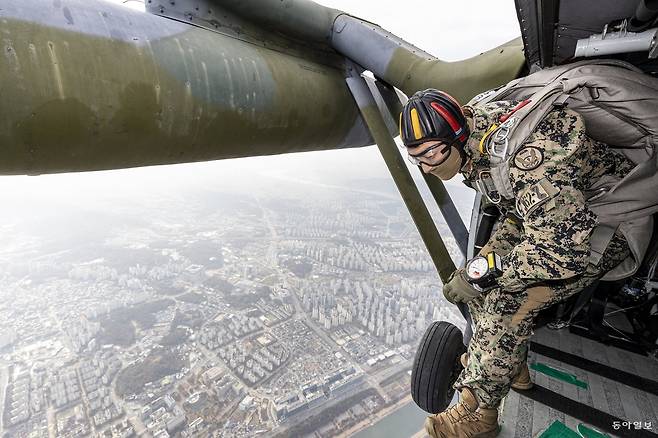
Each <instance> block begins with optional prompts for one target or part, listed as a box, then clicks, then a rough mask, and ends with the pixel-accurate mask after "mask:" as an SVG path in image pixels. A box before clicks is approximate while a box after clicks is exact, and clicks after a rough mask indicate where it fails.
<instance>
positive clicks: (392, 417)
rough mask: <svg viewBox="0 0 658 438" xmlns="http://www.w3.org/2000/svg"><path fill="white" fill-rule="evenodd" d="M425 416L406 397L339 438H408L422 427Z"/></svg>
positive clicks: (409, 397)
mask: <svg viewBox="0 0 658 438" xmlns="http://www.w3.org/2000/svg"><path fill="white" fill-rule="evenodd" d="M426 415H427V414H426V413H425V412H423V411H422V410H421V409H420V408H418V407H417V406H416V405H415V404H414V402H413V401H412V400H411V396H407V397H405V398H403V399H401V400H400V401H398V402H397V403H395V404H393V405H390V406H387V407H386V408H384V409H383V410H381V411H380V412H378V413H377V415H376V416H375V417H373V418H370V419H368V420H365V421H362V422H360V423H358V424H356V425H354V426H353V427H351V428H350V429H348V430H346V431H344V432H343V433H341V434H340V435H338V436H339V437H340V438H374V437H376V438H382V437H387V436H390V437H396V438H408V437H410V436H412V435H416V434H417V433H418V432H419V431H420V430H421V429H422V426H423V421H424V419H425V416H426Z"/></svg>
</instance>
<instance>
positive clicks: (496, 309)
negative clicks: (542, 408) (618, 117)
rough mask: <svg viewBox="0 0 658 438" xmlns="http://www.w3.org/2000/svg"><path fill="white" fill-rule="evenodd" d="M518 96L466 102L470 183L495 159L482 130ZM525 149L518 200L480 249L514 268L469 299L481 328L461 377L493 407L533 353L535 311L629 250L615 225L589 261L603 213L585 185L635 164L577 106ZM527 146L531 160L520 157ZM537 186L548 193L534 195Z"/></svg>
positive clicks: (517, 176)
mask: <svg viewBox="0 0 658 438" xmlns="http://www.w3.org/2000/svg"><path fill="white" fill-rule="evenodd" d="M514 105H515V102H493V103H490V104H487V105H485V106H484V107H483V108H469V107H466V108H465V109H466V112H467V113H468V114H470V117H469V118H470V120H469V123H471V135H470V138H469V140H468V144H467V145H466V153H467V154H468V156H469V157H470V158H471V164H470V166H469V168H468V169H466V170H465V171H464V169H463V170H462V171H463V173H464V174H465V177H466V182H467V184H468V183H469V182H473V181H475V180H476V179H477V178H478V175H479V173H480V172H481V171H483V170H485V171H486V170H487V169H488V168H489V162H488V160H487V158H486V156H485V155H483V154H481V153H480V152H479V143H480V139H481V138H482V136H483V135H484V132H485V131H486V130H487V129H488V128H489V127H490V126H491V125H492V124H493V122H495V121H497V120H498V118H499V117H500V116H501V115H503V114H506V113H508V112H509V111H510V110H511V109H512V108H513V106H514ZM524 149H526V151H525V152H522V151H523V150H524ZM518 154H521V155H520V157H519V159H518V160H517V157H516V155H515V156H513V157H512V158H511V163H513V164H511V165H510V182H511V183H512V187H513V190H514V194H515V198H516V199H515V200H514V201H515V202H511V201H506V200H503V201H502V202H501V203H500V204H499V208H500V210H501V213H502V214H501V218H502V220H501V221H500V222H499V224H498V226H497V229H496V232H495V233H494V235H493V236H492V237H491V239H490V240H489V242H488V243H487V244H486V245H485V248H483V249H482V251H481V253H483V254H484V253H487V252H490V251H495V252H497V253H498V254H500V255H502V256H504V257H503V259H504V260H505V266H506V269H505V271H504V273H503V275H502V276H501V277H500V278H499V287H497V288H495V289H492V290H490V291H488V292H486V293H483V294H482V295H480V296H478V297H477V298H475V299H474V300H472V301H470V302H469V308H470V311H471V316H472V318H473V329H474V332H473V337H472V339H471V342H470V344H469V346H468V354H469V360H468V366H467V368H466V369H465V370H464V371H463V372H462V374H461V375H460V377H459V379H458V381H457V383H456V385H455V387H456V388H461V387H469V388H471V389H473V390H474V391H475V393H476V395H477V397H478V399H479V401H480V403H481V405H482V406H485V407H489V408H494V407H497V406H498V405H499V404H500V401H501V399H502V398H503V397H504V396H505V395H506V394H507V392H508V391H509V388H510V385H511V380H512V379H513V377H514V375H515V373H516V370H517V369H518V368H519V365H521V364H522V363H523V362H524V361H525V358H526V353H527V341H528V339H529V337H530V335H531V334H532V324H533V320H534V318H535V316H536V315H537V313H538V312H539V311H540V310H542V309H544V308H546V307H548V306H550V305H552V304H555V303H557V302H559V301H561V300H563V299H565V298H567V297H569V296H571V295H573V294H575V293H576V292H579V291H581V290H582V289H584V288H585V287H586V286H588V285H590V284H591V283H592V282H594V281H595V280H596V279H598V278H600V277H601V276H602V275H603V274H605V273H606V272H607V271H609V270H610V269H612V268H613V267H614V266H616V265H617V264H618V263H620V262H621V261H622V260H624V259H625V258H626V257H627V256H628V254H629V249H628V245H627V244H626V240H625V239H624V238H623V236H621V234H615V236H614V238H613V240H612V241H611V243H610V244H609V245H608V248H607V249H606V251H605V254H604V256H603V258H602V260H601V261H600V262H599V264H598V265H597V266H595V265H593V264H590V263H589V262H588V259H589V255H590V247H589V235H590V233H591V232H592V230H593V229H594V227H595V226H596V225H597V219H596V216H595V215H594V213H592V212H591V211H590V210H589V208H587V206H586V204H585V196H586V194H587V189H588V188H589V187H591V186H592V184H593V183H594V182H595V181H596V180H597V179H598V178H600V177H601V176H602V175H618V176H623V175H625V174H627V173H628V172H629V171H630V170H631V169H632V168H633V164H632V163H631V162H630V161H628V160H627V159H626V158H624V157H623V156H621V155H620V154H618V153H616V152H614V151H612V150H611V149H609V148H608V147H607V146H606V145H605V144H603V143H600V142H596V141H594V140H592V139H590V138H589V137H587V136H586V135H585V126H584V124H583V120H582V118H581V117H580V116H579V115H578V114H577V113H575V112H573V111H571V110H569V109H565V108H556V109H554V110H553V111H551V112H550V113H549V114H548V115H547V116H546V118H545V119H544V120H543V121H542V122H541V123H540V124H539V125H538V126H537V128H536V129H535V131H534V132H533V133H532V134H531V136H530V137H529V138H528V140H527V141H526V142H525V143H524V144H523V145H522V146H521V147H520V148H519V149H518ZM528 155H530V160H529V161H526V162H524V161H522V160H523V159H524V157H527V156H528ZM524 169H525V170H524ZM538 191H539V192H540V193H542V194H543V195H544V196H539V197H537V196H534V197H533V195H532V194H533V193H535V194H536V193H538Z"/></svg>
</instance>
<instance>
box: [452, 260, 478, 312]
mask: <svg viewBox="0 0 658 438" xmlns="http://www.w3.org/2000/svg"><path fill="white" fill-rule="evenodd" d="M480 293H481V291H480V290H477V289H475V287H473V285H472V284H470V283H469V282H468V281H466V278H465V277H464V269H457V270H456V271H455V272H453V273H452V275H451V276H450V279H449V280H448V282H447V283H446V284H444V285H443V296H445V297H446V300H448V301H450V302H451V303H452V304H456V303H468V302H469V301H471V300H472V299H473V298H475V297H477V296H478V295H480Z"/></svg>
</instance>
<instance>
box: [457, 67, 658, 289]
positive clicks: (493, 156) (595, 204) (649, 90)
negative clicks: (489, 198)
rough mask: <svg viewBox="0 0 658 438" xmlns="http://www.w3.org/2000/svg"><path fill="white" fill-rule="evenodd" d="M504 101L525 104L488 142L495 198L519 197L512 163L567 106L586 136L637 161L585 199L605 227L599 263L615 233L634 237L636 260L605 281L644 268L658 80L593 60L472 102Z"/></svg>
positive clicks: (655, 182) (657, 161)
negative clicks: (553, 113) (553, 115)
mask: <svg viewBox="0 0 658 438" xmlns="http://www.w3.org/2000/svg"><path fill="white" fill-rule="evenodd" d="M499 100H513V101H521V102H524V101H525V104H524V105H523V106H520V107H519V109H518V110H517V111H515V112H514V113H513V114H512V115H511V116H510V117H509V118H507V119H506V120H505V121H504V122H503V123H501V124H500V125H499V126H498V127H497V128H496V130H495V131H494V132H493V133H492V134H491V135H490V136H489V137H488V139H487V142H486V150H487V152H488V154H489V160H490V162H491V181H490V184H489V185H492V186H493V187H494V188H495V191H496V192H497V193H496V194H497V196H499V197H502V198H506V199H513V198H514V194H513V191H512V185H511V183H510V180H509V166H510V163H509V161H510V159H511V157H513V156H514V154H515V152H516V151H517V150H518V149H519V148H520V147H521V145H523V143H524V142H525V141H526V140H527V139H528V137H529V136H530V134H531V133H532V132H533V131H534V130H535V128H536V127H537V125H538V124H539V123H540V122H541V121H542V120H543V118H544V117H545V116H546V115H547V114H548V113H549V112H550V111H551V110H552V109H554V108H555V107H561V106H567V107H568V108H570V109H572V110H574V111H576V112H578V113H579V114H580V115H581V116H582V117H583V119H584V122H585V128H586V130H587V134H588V135H589V136H590V137H591V138H593V139H594V140H597V141H600V142H603V143H606V144H608V145H609V146H610V147H611V148H613V149H614V150H615V151H617V152H619V153H621V154H623V155H625V156H626V157H627V158H629V159H630V160H631V161H633V162H634V163H635V165H636V166H635V168H634V169H633V170H632V171H631V172H630V173H629V174H628V175H626V176H625V177H624V178H621V179H619V178H615V177H612V176H604V177H602V178H601V179H600V180H599V181H597V182H596V183H595V185H594V187H591V188H590V190H588V193H586V194H585V196H586V198H587V205H588V207H589V208H590V209H591V210H592V211H593V212H594V213H595V214H596V215H597V216H598V220H599V225H598V226H597V228H596V229H595V230H594V232H593V233H592V235H591V237H590V243H591V247H592V253H591V258H590V261H591V262H592V263H595V264H597V263H598V262H599V260H600V259H601V256H602V255H603V252H604V251H605V248H606V247H607V245H608V243H609V242H610V239H611V238H612V236H613V234H614V233H615V231H617V230H620V231H621V232H622V233H623V234H624V236H625V237H626V239H627V240H628V243H629V246H630V249H631V253H632V257H631V258H629V259H627V260H626V261H624V262H623V263H622V264H620V265H619V266H617V267H616V268H615V269H614V270H613V271H611V272H609V273H608V274H607V275H606V276H605V277H604V279H605V280H615V279H620V278H624V277H627V276H629V275H632V274H633V273H634V272H635V271H636V270H637V268H638V267H639V264H640V263H641V261H642V259H643V257H644V255H645V253H646V251H647V247H648V245H649V241H650V238H651V234H652V232H653V215H654V214H655V213H657V212H658V154H657V153H656V146H657V144H658V79H656V78H653V77H651V76H649V75H647V74H644V73H642V72H641V71H640V70H639V69H637V68H636V67H634V66H633V65H632V64H629V63H626V62H623V61H618V60H588V61H582V62H576V63H572V64H568V65H562V66H558V67H554V68H549V69H544V70H541V71H538V72H536V73H533V74H531V75H528V76H526V77H523V78H520V79H517V80H514V81H512V82H510V83H508V84H507V85H505V86H503V87H501V88H498V89H495V90H490V91H488V92H485V93H482V94H480V95H478V96H476V97H474V98H473V99H472V100H471V102H469V103H468V105H469V106H483V105H485V104H486V103H489V102H493V101H499Z"/></svg>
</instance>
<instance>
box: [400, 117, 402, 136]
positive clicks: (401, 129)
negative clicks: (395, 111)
mask: <svg viewBox="0 0 658 438" xmlns="http://www.w3.org/2000/svg"><path fill="white" fill-rule="evenodd" d="M399 127H400V138H402V113H400V124H399Z"/></svg>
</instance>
